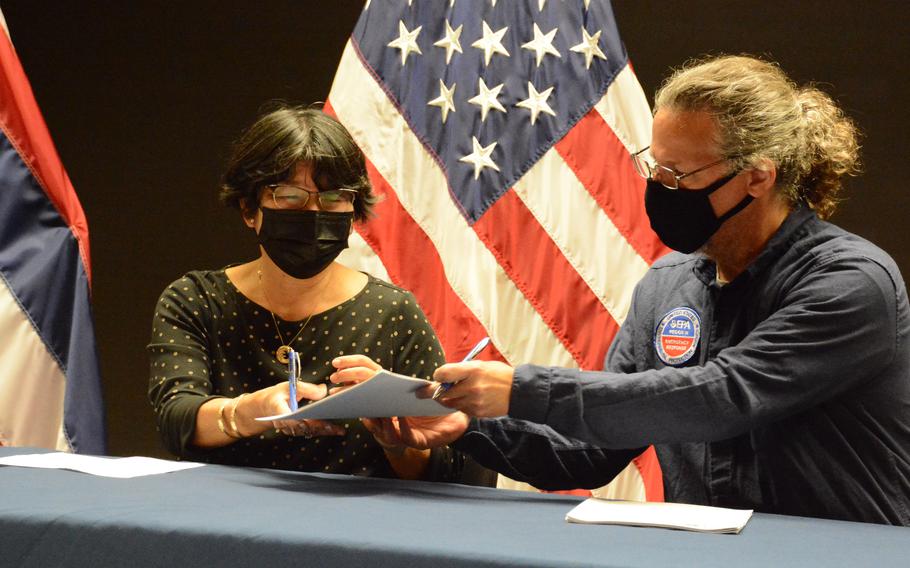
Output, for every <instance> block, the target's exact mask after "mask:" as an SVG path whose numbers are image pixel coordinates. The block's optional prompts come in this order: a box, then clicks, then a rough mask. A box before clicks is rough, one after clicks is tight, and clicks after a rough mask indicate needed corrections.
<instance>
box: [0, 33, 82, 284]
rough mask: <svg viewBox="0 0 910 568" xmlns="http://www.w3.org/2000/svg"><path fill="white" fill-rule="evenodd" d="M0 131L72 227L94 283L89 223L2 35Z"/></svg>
mask: <svg viewBox="0 0 910 568" xmlns="http://www.w3.org/2000/svg"><path fill="white" fill-rule="evenodd" d="M0 128H2V129H3V132H4V134H6V137H7V138H8V139H9V140H10V142H11V143H12V145H13V146H14V147H15V148H16V151H17V152H18V153H19V156H20V157H21V158H22V161H23V162H25V165H26V166H27V167H28V168H29V170H31V172H32V175H33V176H35V179H36V180H37V181H38V184H39V185H40V186H41V187H42V188H43V189H44V192H45V193H46V194H47V197H48V199H50V201H51V203H53V204H54V207H56V208H57V211H58V212H59V213H60V216H61V217H63V220H64V222H65V223H66V224H67V225H68V226H69V228H70V231H72V233H73V236H74V237H75V238H76V242H77V243H79V253H80V256H81V257H82V264H83V266H84V267H85V273H86V276H87V277H88V280H89V283H91V262H90V256H89V246H88V223H87V222H86V220H85V213H84V212H83V211H82V206H81V205H80V204H79V199H78V198H77V197H76V192H75V190H74V189H73V186H72V184H71V183H70V180H69V176H67V175H66V170H64V169H63V164H62V163H61V161H60V156H58V155H57V149H56V148H55V147H54V142H53V140H51V135H50V133H49V132H48V129H47V125H46V124H45V123H44V118H43V117H42V116H41V111H40V110H39V109H38V103H37V102H36V101H35V96H34V94H33V93H32V88H31V86H30V85H29V82H28V78H26V76H25V71H24V70H23V69H22V65H21V64H20V63H19V58H18V57H17V56H16V52H15V50H14V49H13V45H12V43H11V42H10V40H9V36H7V35H6V33H4V32H3V31H0Z"/></svg>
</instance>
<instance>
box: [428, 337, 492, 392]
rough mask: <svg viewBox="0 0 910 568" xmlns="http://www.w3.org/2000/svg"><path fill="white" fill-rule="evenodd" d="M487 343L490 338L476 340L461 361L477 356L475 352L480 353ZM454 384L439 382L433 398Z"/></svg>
mask: <svg viewBox="0 0 910 568" xmlns="http://www.w3.org/2000/svg"><path fill="white" fill-rule="evenodd" d="M489 344H490V338H489V337H484V338H483V339H481V340H480V341H478V342H477V345H475V346H474V347H472V348H471V350H470V351H468V354H467V355H465V356H464V359H462V360H461V362H462V363H465V362H467V361H470V360H471V359H473V358H474V357H477V354H478V353H480V352H481V351H483V350H484V349H485V348H486V346H487V345H489ZM454 384H455V383H439V386H438V387H436V390H435V391H433V400H436V399H437V398H439V397H440V395H442V393H444V392H446V391H447V390H449V389H450V388H452V385H454Z"/></svg>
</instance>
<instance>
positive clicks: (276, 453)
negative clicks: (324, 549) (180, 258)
mask: <svg viewBox="0 0 910 568" xmlns="http://www.w3.org/2000/svg"><path fill="white" fill-rule="evenodd" d="M276 320H277V324H278V326H279V329H280V331H281V337H279V335H278V332H277V331H276V329H275V322H273V321H272V315H271V314H270V312H269V311H268V310H266V309H265V308H263V307H262V306H260V305H258V304H256V303H254V302H252V301H250V300H249V299H248V298H246V297H245V296H243V295H242V294H241V293H240V292H239V291H238V290H237V288H236V287H234V285H233V283H231V281H230V280H229V279H228V278H227V275H226V274H225V272H224V270H223V269H222V270H217V271H198V272H190V273H188V274H186V275H185V276H184V277H183V278H181V279H179V280H177V281H175V282H173V283H172V284H171V285H169V286H168V287H167V288H166V289H165V290H164V292H163V293H162V294H161V297H160V299H159V300H158V306H157V308H156V310H155V316H154V321H153V326H152V341H151V343H150V344H149V346H148V352H149V355H150V359H151V361H150V362H151V367H150V369H151V372H150V383H149V399H150V401H151V403H152V406H153V407H154V411H155V415H156V418H157V423H158V430H159V432H160V434H161V438H162V440H163V442H164V444H165V446H166V447H167V449H168V450H169V451H171V452H173V453H174V454H176V455H178V456H180V457H181V458H185V459H192V460H196V461H204V462H212V463H223V464H234V465H246V466H255V467H269V468H278V469H290V470H299V471H319V472H326V473H351V474H355V475H369V476H386V477H393V476H394V473H393V472H392V469H391V466H390V465H389V463H388V461H387V460H386V458H385V454H384V453H383V451H382V449H381V448H380V446H379V445H378V444H377V443H376V442H375V440H374V439H373V436H372V435H371V434H370V433H369V432H367V430H366V429H365V428H364V427H363V425H362V424H361V423H360V421H358V420H348V421H340V422H339V423H343V425H344V427H345V428H346V429H347V435H346V436H322V437H315V438H312V439H306V438H303V437H289V436H285V435H284V434H280V433H276V432H275V431H274V430H269V431H267V432H265V433H263V434H261V435H258V436H254V437H250V438H244V439H241V440H238V441H237V442H234V443H232V444H230V445H228V446H224V447H220V448H214V449H202V448H197V447H194V446H193V445H192V439H193V432H194V430H195V426H196V414H197V412H198V410H199V407H200V406H202V404H203V403H204V402H205V401H207V400H209V399H211V398H215V397H219V396H226V397H236V396H238V395H240V394H241V393H244V392H253V391H257V390H259V389H262V388H265V387H268V386H271V385H274V384H276V383H279V382H284V381H286V380H287V366H286V365H284V364H281V363H279V362H278V361H277V360H276V358H275V350H276V349H277V348H278V347H279V346H281V345H282V344H284V343H285V342H287V341H289V340H290V339H291V338H292V337H295V335H296V338H295V339H294V341H293V343H292V347H294V349H295V350H296V351H297V352H299V353H300V357H301V364H302V372H301V380H303V381H307V382H311V383H325V382H327V380H328V376H329V375H330V374H331V373H332V372H333V371H334V368H333V367H332V365H331V361H332V359H333V358H334V357H337V356H339V355H350V354H357V353H360V354H364V355H367V356H369V357H371V358H372V359H373V360H374V361H376V362H377V363H378V364H380V365H381V366H383V367H384V368H386V369H388V370H391V371H395V372H397V373H401V374H405V375H410V376H414V377H421V378H427V379H429V378H430V377H431V375H432V373H433V371H434V370H435V369H436V367H438V366H439V365H441V364H443V363H444V362H445V356H444V354H443V352H442V348H441V347H440V345H439V341H438V340H437V338H436V335H435V334H434V332H433V330H432V328H431V327H430V325H429V324H428V323H427V321H426V318H425V316H424V314H423V312H422V311H421V310H420V308H419V307H418V305H417V302H416V300H415V299H414V296H413V295H412V294H411V293H410V292H407V291H406V290H402V289H401V288H398V287H396V286H393V285H391V284H388V283H385V282H382V281H381V280H377V279H376V278H373V277H372V276H371V277H370V278H369V281H368V283H367V285H366V286H365V287H364V288H363V290H361V291H360V292H359V293H357V294H356V295H355V296H354V297H352V298H350V299H349V300H347V301H345V302H344V303H342V304H340V305H338V306H336V307H334V308H331V309H329V310H327V311H325V312H323V313H320V314H314V315H313V316H312V317H311V318H309V323H307V325H306V328H303V327H302V326H303V324H304V323H305V321H306V320H301V321H296V322H288V321H284V320H282V319H280V318H278V317H277V316H276ZM298 332H299V334H298ZM458 459H459V456H456V455H455V453H454V452H452V451H451V450H449V449H448V448H443V449H441V450H439V451H434V452H433V456H432V457H431V464H430V468H429V470H430V477H431V478H438V479H449V478H450V477H452V476H454V475H456V474H457V470H458V468H459V464H458V463H456V462H457V461H458Z"/></svg>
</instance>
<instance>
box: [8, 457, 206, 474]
mask: <svg viewBox="0 0 910 568" xmlns="http://www.w3.org/2000/svg"><path fill="white" fill-rule="evenodd" d="M0 465H15V466H20V467H41V468H45V469H70V470H73V471H81V472H83V473H89V474H91V475H99V476H102V477H119V478H129V477H139V476H142V475H156V474H159V473H169V472H171V471H180V470H183V469H191V468H194V467H201V466H203V465H205V464H201V463H195V462H175V461H169V460H159V459H155V458H146V457H142V456H133V457H129V458H103V457H97V456H84V455H80V454H68V453H65V452H51V453H47V454H25V455H18V456H6V457H2V458H0Z"/></svg>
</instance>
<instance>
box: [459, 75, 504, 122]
mask: <svg viewBox="0 0 910 568" xmlns="http://www.w3.org/2000/svg"><path fill="white" fill-rule="evenodd" d="M501 90H502V83H500V84H498V85H496V86H495V87H493V88H492V89H489V88H487V84H486V83H484V82H483V79H478V80H477V96H476V97H474V98H471V99H468V102H469V103H470V104H472V105H477V106H479V107H480V122H483V121H484V120H486V119H487V113H488V112H490V109H491V108H495V109H496V110H498V111H502V112H506V107H504V106H502V103H500V102H499V99H497V98H496V97H498V96H499V91H501Z"/></svg>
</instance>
